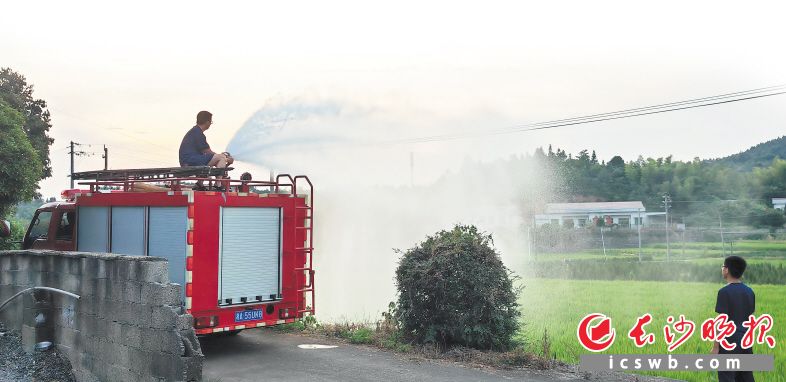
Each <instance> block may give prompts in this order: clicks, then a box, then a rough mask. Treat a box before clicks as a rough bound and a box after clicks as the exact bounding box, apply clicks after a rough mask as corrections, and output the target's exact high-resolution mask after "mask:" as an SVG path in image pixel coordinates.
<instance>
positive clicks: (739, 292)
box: [715, 283, 756, 348]
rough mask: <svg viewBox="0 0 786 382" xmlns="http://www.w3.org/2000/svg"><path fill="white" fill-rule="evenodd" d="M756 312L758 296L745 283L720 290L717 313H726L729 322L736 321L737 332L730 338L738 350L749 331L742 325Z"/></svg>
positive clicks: (716, 307) (734, 284) (716, 306)
mask: <svg viewBox="0 0 786 382" xmlns="http://www.w3.org/2000/svg"><path fill="white" fill-rule="evenodd" d="M755 310H756V295H755V294H754V293H753V289H751V288H750V287H749V286H747V285H745V284H743V283H730V284H728V285H726V286H725V287H723V288H721V289H720V290H718V299H717V302H716V303H715V311H716V312H718V313H726V314H727V315H729V320H731V321H734V324H735V325H736V326H737V330H736V331H735V332H734V334H732V335H731V336H729V337H728V341H729V342H730V343H736V344H737V348H739V346H740V345H739V344H740V342H741V341H742V337H743V336H744V335H745V332H747V331H748V329H746V328H745V327H743V326H742V323H743V322H745V321H748V316H750V315H751V314H753V312H754V311H755Z"/></svg>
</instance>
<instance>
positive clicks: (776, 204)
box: [772, 198, 786, 210]
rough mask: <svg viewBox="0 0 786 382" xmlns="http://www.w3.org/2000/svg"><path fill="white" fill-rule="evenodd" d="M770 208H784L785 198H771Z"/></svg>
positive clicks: (785, 207)
mask: <svg viewBox="0 0 786 382" xmlns="http://www.w3.org/2000/svg"><path fill="white" fill-rule="evenodd" d="M772 208H777V209H779V210H784V209H786V198H772Z"/></svg>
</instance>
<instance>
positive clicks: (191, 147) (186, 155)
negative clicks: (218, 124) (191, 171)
mask: <svg viewBox="0 0 786 382" xmlns="http://www.w3.org/2000/svg"><path fill="white" fill-rule="evenodd" d="M209 148H210V145H208V144H207V137H205V133H204V132H203V131H202V129H200V128H199V126H194V127H192V128H191V130H188V132H187V133H186V136H185V137H183V141H182V142H180V153H179V154H180V155H179V156H180V165H181V166H206V165H207V164H208V163H209V162H210V158H212V157H213V156H212V155H210V154H207V155H205V154H203V153H202V150H204V149H209Z"/></svg>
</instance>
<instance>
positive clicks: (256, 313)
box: [235, 309, 262, 322]
mask: <svg viewBox="0 0 786 382" xmlns="http://www.w3.org/2000/svg"><path fill="white" fill-rule="evenodd" d="M261 319H262V309H254V310H238V311H237V312H235V322H243V321H253V320H261Z"/></svg>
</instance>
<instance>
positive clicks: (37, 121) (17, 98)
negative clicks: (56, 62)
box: [0, 68, 54, 181]
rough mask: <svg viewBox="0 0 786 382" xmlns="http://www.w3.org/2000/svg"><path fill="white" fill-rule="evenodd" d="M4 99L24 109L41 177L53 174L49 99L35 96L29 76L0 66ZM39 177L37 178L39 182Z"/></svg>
mask: <svg viewBox="0 0 786 382" xmlns="http://www.w3.org/2000/svg"><path fill="white" fill-rule="evenodd" d="M0 100H2V101H5V102H6V103H7V105H8V106H10V107H11V108H13V109H15V110H17V111H18V112H20V113H21V114H22V115H23V116H24V118H25V120H24V124H23V126H22V131H24V133H25V134H26V135H27V139H28V140H29V141H30V144H31V145H32V146H33V148H34V149H35V150H36V152H37V153H38V158H39V163H40V165H41V176H40V178H39V179H38V180H40V179H44V178H48V177H50V176H52V167H51V165H50V161H49V145H51V144H52V143H53V142H54V139H52V138H50V137H49V135H48V134H47V133H48V132H49V129H50V128H51V127H52V122H51V120H50V115H49V110H48V109H47V108H46V101H44V100H42V99H35V98H33V85H29V84H28V83H27V80H26V79H25V77H24V76H23V75H21V74H19V73H17V72H14V71H13V70H11V69H10V68H2V69H0ZM38 180H36V181H38Z"/></svg>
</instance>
